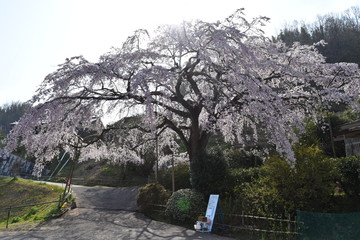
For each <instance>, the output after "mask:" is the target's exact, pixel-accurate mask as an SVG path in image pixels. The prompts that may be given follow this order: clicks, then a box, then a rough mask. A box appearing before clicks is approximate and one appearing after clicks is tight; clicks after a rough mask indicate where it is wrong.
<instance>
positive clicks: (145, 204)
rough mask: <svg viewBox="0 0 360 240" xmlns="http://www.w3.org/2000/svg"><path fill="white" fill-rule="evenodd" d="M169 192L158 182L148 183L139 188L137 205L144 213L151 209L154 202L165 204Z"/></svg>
mask: <svg viewBox="0 0 360 240" xmlns="http://www.w3.org/2000/svg"><path fill="white" fill-rule="evenodd" d="M169 196H170V194H169V193H168V192H167V191H166V189H165V188H164V187H163V186H162V185H161V184H159V183H150V184H147V185H145V186H144V187H142V188H140V190H139V194H138V195H137V199H136V200H137V205H138V207H139V208H140V210H141V211H142V212H144V213H146V212H149V211H150V210H151V209H153V205H154V204H166V201H167V200H168V199H169Z"/></svg>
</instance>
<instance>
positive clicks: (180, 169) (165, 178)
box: [160, 163, 191, 191]
mask: <svg viewBox="0 0 360 240" xmlns="http://www.w3.org/2000/svg"><path fill="white" fill-rule="evenodd" d="M172 170H173V169H172V167H171V168H168V169H166V171H164V174H163V175H162V178H161V179H160V183H161V184H162V185H163V186H164V187H165V188H166V189H168V190H172ZM174 172H175V174H174V175H175V191H177V190H179V189H185V188H190V187H191V184H190V171H189V165H188V164H186V163H182V164H179V165H177V166H175V167H174Z"/></svg>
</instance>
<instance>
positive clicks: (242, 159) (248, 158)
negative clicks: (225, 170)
mask: <svg viewBox="0 0 360 240" xmlns="http://www.w3.org/2000/svg"><path fill="white" fill-rule="evenodd" d="M224 157H225V160H226V162H227V163H228V164H229V168H252V167H258V166H260V165H262V162H263V160H262V159H261V158H260V157H259V156H257V155H255V154H254V153H252V152H249V151H246V150H245V149H243V148H228V149H226V150H225V151H224Z"/></svg>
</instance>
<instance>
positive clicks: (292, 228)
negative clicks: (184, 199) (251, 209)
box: [152, 204, 299, 240]
mask: <svg viewBox="0 0 360 240" xmlns="http://www.w3.org/2000/svg"><path fill="white" fill-rule="evenodd" d="M152 206H154V208H152V211H153V212H156V213H160V214H164V212H165V208H166V205H159V204H153V205H152ZM221 215H222V218H223V219H224V222H225V224H218V226H219V225H221V228H222V229H224V227H225V229H229V230H231V231H232V232H238V231H246V232H249V233H250V235H254V234H255V233H256V234H266V235H271V236H270V237H269V239H291V240H293V239H296V238H297V236H298V235H299V233H298V232H297V225H296V223H297V222H296V220H293V219H291V216H290V215H289V216H288V217H287V218H274V217H264V216H256V215H250V214H245V213H244V212H243V213H241V214H230V213H221ZM218 217H219V214H218V213H217V214H216V215H215V219H217V218H218ZM217 220H218V219H217ZM194 221H195V220H194ZM227 223H231V225H229V224H227ZM215 224H216V222H215ZM280 236H281V237H280ZM254 237H258V236H254ZM256 239H258V238H256ZM262 239H263V238H262ZM265 239H267V238H265Z"/></svg>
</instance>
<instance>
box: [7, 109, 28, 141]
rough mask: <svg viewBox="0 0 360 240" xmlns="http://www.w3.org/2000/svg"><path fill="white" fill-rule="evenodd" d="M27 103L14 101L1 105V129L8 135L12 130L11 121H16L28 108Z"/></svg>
mask: <svg viewBox="0 0 360 240" xmlns="http://www.w3.org/2000/svg"><path fill="white" fill-rule="evenodd" d="M28 106H29V105H28V104H27V103H20V102H13V103H10V104H6V105H4V106H2V107H1V106H0V129H2V131H3V134H4V135H6V134H8V133H9V132H10V129H11V123H13V122H16V121H18V120H19V119H20V117H21V116H22V115H23V114H24V112H25V111H26V109H27V108H28Z"/></svg>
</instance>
